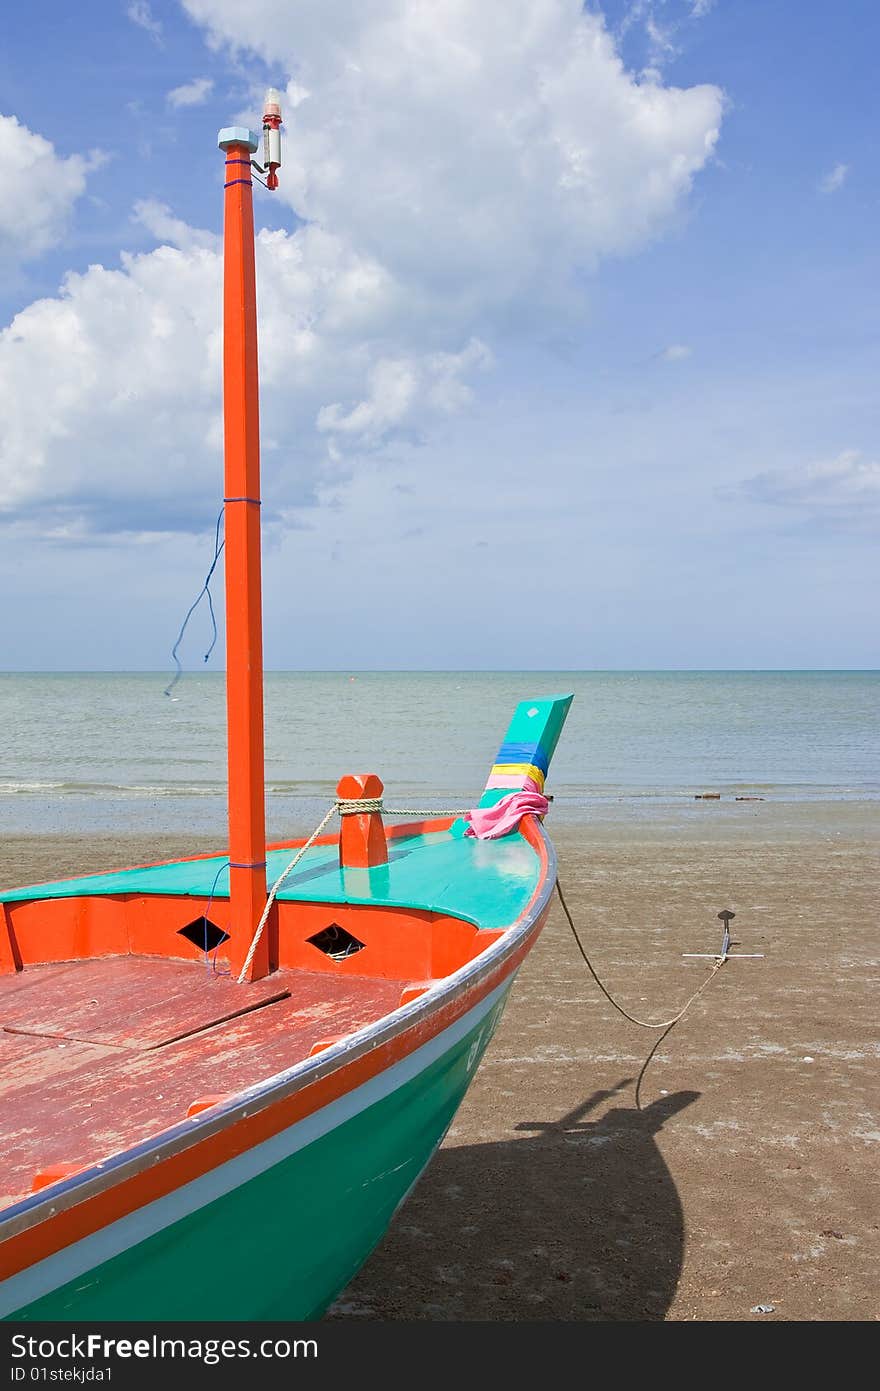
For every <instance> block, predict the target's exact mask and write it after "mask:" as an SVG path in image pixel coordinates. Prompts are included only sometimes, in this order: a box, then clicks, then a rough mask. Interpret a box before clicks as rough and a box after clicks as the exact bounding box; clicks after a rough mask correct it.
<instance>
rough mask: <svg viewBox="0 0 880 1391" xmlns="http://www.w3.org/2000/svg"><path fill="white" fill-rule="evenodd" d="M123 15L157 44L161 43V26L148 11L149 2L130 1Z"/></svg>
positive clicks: (149, 10) (147, 0)
mask: <svg viewBox="0 0 880 1391" xmlns="http://www.w3.org/2000/svg"><path fill="white" fill-rule="evenodd" d="M125 13H126V14H127V15H128V17H129V19H130V20H131V22H132V24H136V25H137V26H138V28H139V29H144V30H146V32H147V33H148V34H149V35H150V37H151V38H153V39H155V40H156V42H157V43H161V42H162V24H161V21H160V20H158V19H156V18H155V16H154V14H153V11H152V10H151V9H150V5H149V0H131V4H130V5H129V7H128V9H127V10H126V12H125Z"/></svg>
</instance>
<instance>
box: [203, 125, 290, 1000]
mask: <svg viewBox="0 0 880 1391" xmlns="http://www.w3.org/2000/svg"><path fill="white" fill-rule="evenodd" d="M270 112H271V118H272V120H273V121H275V120H276V119H277V124H275V125H273V132H274V133H276V134H277V131H278V126H280V123H281V121H280V110H278V109H277V106H276V109H275V111H274V112H273V111H272V110H271V108H269V110H268V111H267V119H268V118H269V116H270ZM257 143H258V142H257V137H256V136H255V135H254V134H253V133H252V132H251V131H249V130H246V129H243V128H242V127H240V126H233V127H230V128H227V129H225V130H221V132H220V134H219V136H218V144H219V146H220V149H221V150H225V152H226V180H225V184H224V225H223V439H224V497H223V501H224V506H225V540H226V544H225V552H226V555H225V569H226V730H227V763H228V777H229V792H228V799H229V933H230V939H231V940H230V943H229V955H230V962H231V966H232V975H233V977H236V976H237V975H238V974H239V972H240V971H241V968H242V966H243V964H244V961H245V957H246V955H247V952H248V948H249V947H250V944H251V940H252V938H253V935H254V932H255V930H256V927H257V924H258V922H259V920H260V916H261V914H262V912H263V908H264V907H265V904H266V806H265V769H264V749H263V617H262V592H261V573H260V415H259V381H258V370H257V302H256V276H255V270H254V209H253V185H252V179H251V156H252V154H254V153H255V151H256V149H257ZM272 153H273V154H274V153H275V150H274V148H273V151H272ZM278 162H279V163H280V154H279V159H278ZM276 167H277V166H276ZM272 172H273V173H274V171H272ZM275 182H276V183H277V179H276V181H275ZM269 964H270V963H269V934H268V933H263V934H262V937H261V939H260V942H259V944H258V946H257V950H256V952H255V953H254V958H253V961H252V962H251V965H250V967H249V970H248V974H247V979H249V980H259V979H260V978H261V977H262V976H265V975H267V974H268V971H269Z"/></svg>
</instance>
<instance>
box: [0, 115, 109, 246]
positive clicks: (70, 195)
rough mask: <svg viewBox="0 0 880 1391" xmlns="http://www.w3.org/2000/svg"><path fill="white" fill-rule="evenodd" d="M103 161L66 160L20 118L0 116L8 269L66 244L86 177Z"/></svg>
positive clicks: (0, 214) (0, 212)
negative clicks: (72, 213)
mask: <svg viewBox="0 0 880 1391" xmlns="http://www.w3.org/2000/svg"><path fill="white" fill-rule="evenodd" d="M102 162H103V156H102V155H100V154H99V153H98V152H97V151H95V152H93V153H92V154H90V155H89V156H88V157H87V158H83V156H82V155H70V156H69V157H68V158H66V159H65V158H63V157H62V156H60V155H58V154H56V152H55V147H54V146H53V145H52V144H51V143H50V142H49V141H48V140H46V139H45V138H44V137H43V136H42V135H37V134H35V133H34V131H31V130H28V128H27V126H24V125H22V124H21V123H20V122H19V121H18V120H17V119H16V117H15V116H0V258H2V260H3V262H4V264H5V265H6V266H7V267H8V266H9V265H10V264H11V263H12V264H14V263H17V262H22V261H29V260H33V258H34V257H36V256H40V255H42V253H43V252H44V251H48V250H49V248H50V247H52V246H55V245H56V244H57V243H58V242H59V241H60V240H61V238H62V236H63V235H64V231H65V229H66V227H67V222H68V218H69V216H70V212H71V209H72V208H73V205H74V203H75V202H76V200H77V198H79V197H80V196H81V195H82V194H83V193H84V192H85V187H86V176H87V175H88V174H89V173H90V172H91V170H93V169H95V168H97V167H98V165H99V164H100V163H102Z"/></svg>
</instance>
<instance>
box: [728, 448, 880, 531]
mask: <svg viewBox="0 0 880 1391" xmlns="http://www.w3.org/2000/svg"><path fill="white" fill-rule="evenodd" d="M738 491H739V493H740V494H741V495H742V496H744V497H746V498H747V499H748V500H749V501H751V502H762V503H766V504H769V505H770V506H774V507H788V508H793V509H796V510H798V511H800V512H806V513H810V514H812V515H813V516H814V517H817V518H823V519H824V520H826V521H829V520H830V521H831V522H832V523H837V524H843V525H855V526H857V527H858V528H860V529H861V528H862V527H864V526H865V525H869V524H870V523H871V522H873V521H875V520H876V519H877V518H878V517H880V463H878V462H876V461H874V460H871V459H865V458H864V457H863V455H862V454H861V452H860V451H859V450H857V449H846V450H844V451H843V452H842V453H841V454H838V455H837V457H836V458H834V459H828V460H821V461H819V462H818V463H812V464H807V465H805V466H804V467H802V468H788V469H768V470H767V471H766V472H765V473H758V474H756V475H755V476H754V477H753V478H747V479H745V480H744V482H743V483H742V484H741V485H740V488H739V489H738Z"/></svg>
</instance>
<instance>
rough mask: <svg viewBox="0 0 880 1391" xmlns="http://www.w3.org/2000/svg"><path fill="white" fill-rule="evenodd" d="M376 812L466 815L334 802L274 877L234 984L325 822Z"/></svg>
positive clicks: (369, 800) (372, 801)
mask: <svg viewBox="0 0 880 1391" xmlns="http://www.w3.org/2000/svg"><path fill="white" fill-rule="evenodd" d="M376 811H378V812H381V811H385V813H386V815H388V816H430V817H435V816H465V815H466V814H467V813H466V812H464V811H416V810H412V809H402V808H399V807H394V808H392V807H387V808H386V807H384V806H383V803H382V798H381V797H360V798H358V797H346V798H340V799H338V800H337V801H336V802H334V803H333V806H332V807H331V808H330V810H329V811H328V812H327V815H326V816H325V817H324V818H323V819H322V820H321V821H319V823H318V825H317V826H316V827H315V829H314V830H313V831H312V834H311V835H310V836H309V838H308V840H307V841H305V843H304V844H303V845H301V846H300V848H299V849H298V850H297V852H296V854H295V855H294V857H293V859H292V860H290V861H289V863H288V864H286V865H285V866H284V869H283V870H282V871H281V873H280V874H279V876H278V878H277V879H276V880H275V883H274V884H273V885H272V887H271V889H270V890H269V895H268V897H267V899H266V906H265V908H264V909H263V912H262V915H261V917H260V921H259V922H258V923H257V927H256V931H255V932H254V935H253V937H252V939H251V944H250V946H249V947H248V954H247V956H246V957H245V959H244V965H243V966H242V968H241V972H240V973H239V976H238V981H237V984H238V985H242V984H243V983H244V979H245V976H246V975H247V973H248V970H249V968H250V964H251V962H252V961H253V959H254V952H255V951H256V950H257V947H258V945H259V941H260V938H261V937H262V935H263V929H264V928H265V926H266V923H267V922H268V919H269V914H270V912H271V911H272V904H273V903H274V902H275V897H276V895H277V893H278V890H279V889H280V888H281V885H282V884H283V883H284V881H285V879H286V878H287V876H288V874H290V872H291V870H293V869H295V868H296V866H297V865H298V864H299V862H300V860H301V859H302V857H303V855H304V854H305V853H306V851H307V850H310V849H311V848H312V846H313V845H314V843H315V841H316V840H317V839H318V836H319V835H320V834H321V832H322V831H323V829H324V827H325V826H326V825H327V824H328V822H330V821H331V820H332V819H333V817H334V816H336V814H337V813H338V814H339V815H340V816H357V815H361V814H364V813H366V812H376Z"/></svg>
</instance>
